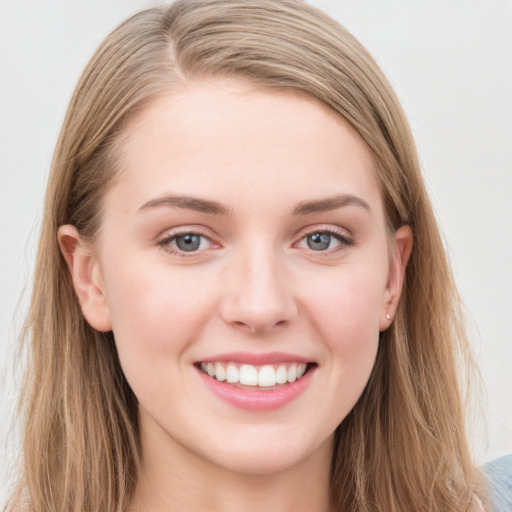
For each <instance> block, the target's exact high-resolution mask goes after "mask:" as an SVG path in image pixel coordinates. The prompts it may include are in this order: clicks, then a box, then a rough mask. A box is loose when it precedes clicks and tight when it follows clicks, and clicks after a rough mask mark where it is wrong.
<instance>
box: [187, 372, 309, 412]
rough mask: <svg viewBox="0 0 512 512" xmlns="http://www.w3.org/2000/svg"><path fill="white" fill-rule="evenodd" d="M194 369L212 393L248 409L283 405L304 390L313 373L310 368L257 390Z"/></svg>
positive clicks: (234, 404) (275, 407)
mask: <svg viewBox="0 0 512 512" xmlns="http://www.w3.org/2000/svg"><path fill="white" fill-rule="evenodd" d="M196 369H197V372H198V374H199V377H200V378H201V380H202V381H203V382H204V384H205V385H206V386H207V387H208V389H209V390H210V391H211V392H212V393H213V394H214V395H216V396H218V397H219V398H220V399H221V400H223V401H224V402H227V403H228V404H230V405H233V406H235V407H238V408H240V409H247V410H249V411H264V410H272V409H279V408H280V407H283V406H285V405H286V404H288V403H289V402H291V401H292V400H293V399H295V398H296V397H297V396H299V395H300V394H301V393H302V392H304V391H305V389H306V388H307V386H308V385H309V383H310V382H311V376H312V374H313V373H314V368H312V369H310V370H309V371H307V372H306V373H305V374H304V375H303V376H302V377H301V378H300V379H298V380H296V381H295V382H292V383H289V384H285V385H283V386H280V387H278V388H275V389H270V390H268V391H258V390H250V389H242V388H237V387H235V386H232V385H230V384H227V383H226V382H219V381H218V380H215V379H214V378H212V377H210V376H208V375H206V374H205V373H204V372H202V371H201V370H199V369H198V368H196Z"/></svg>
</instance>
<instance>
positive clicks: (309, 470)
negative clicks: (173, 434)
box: [130, 436, 332, 512]
mask: <svg viewBox="0 0 512 512" xmlns="http://www.w3.org/2000/svg"><path fill="white" fill-rule="evenodd" d="M141 441H142V464H141V472H140V476H139V481H138V485H137V489H136V492H135V496H134V499H133V502H132V507H131V508H130V512H162V511H165V510H176V511H180V512H186V511H194V512H203V511H204V512H206V511H208V512H231V511H233V512H235V511H236V512H238V511H239V510H244V512H261V511H262V510H264V511H265V512H302V511H304V512H306V511H308V512H309V511H311V510H315V512H328V511H329V510H330V506H329V496H330V459H331V449H332V448H331V441H332V440H331V439H327V440H326V441H325V442H324V444H323V445H322V446H321V447H319V448H318V449H316V450H315V451H314V452H313V453H312V454H310V455H309V456H307V457H305V458H303V459H302V460H301V461H300V462H298V463H297V464H295V465H293V466H291V467H286V468H283V469H280V470H279V471H272V472H268V473H263V472H261V473H259V474H258V473H256V474H255V473H242V472H238V471H232V470H230V469H226V468H223V467H221V466H219V465H216V464H213V463H212V462H210V461H208V460H205V459H204V458H201V457H199V456H197V455H195V454H193V453H190V452H189V451H188V450H186V449H185V448H184V447H183V446H181V445H180V444H178V443H177V442H175V441H172V440H170V439H168V438H167V440H166V442H165V446H164V445H162V444H161V443H150V442H148V441H149V440H147V439H146V440H145V439H144V436H142V439H141Z"/></svg>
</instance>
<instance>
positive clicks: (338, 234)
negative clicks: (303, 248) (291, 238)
mask: <svg viewBox="0 0 512 512" xmlns="http://www.w3.org/2000/svg"><path fill="white" fill-rule="evenodd" d="M317 234H321V235H329V236H331V237H333V238H334V239H336V240H337V241H338V242H339V245H338V246H337V247H334V248H333V249H326V250H321V251H315V250H314V249H311V248H308V250H310V251H311V252H312V253H313V254H316V255H318V256H323V257H328V256H330V255H333V254H336V253H337V252H339V251H343V250H344V249H346V248H347V247H351V246H353V245H355V241H354V239H353V238H352V237H351V236H349V235H347V234H346V233H345V232H342V231H337V230H336V229H329V228H318V229H313V230H311V231H307V232H305V233H303V234H302V236H301V237H300V240H299V242H297V243H296V244H295V245H298V244H299V243H301V242H302V241H306V243H307V238H308V237H309V236H313V235H317Z"/></svg>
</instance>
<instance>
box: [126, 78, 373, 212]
mask: <svg viewBox="0 0 512 512" xmlns="http://www.w3.org/2000/svg"><path fill="white" fill-rule="evenodd" d="M121 148H122V150H121V161H120V163H121V165H120V169H121V175H120V179H119V182H118V186H119V187H121V188H123V189H124V192H123V193H124V198H125V201H127V200H128V199H134V200H135V198H134V197H133V196H135V195H136V196H138V198H139V199H138V200H139V202H140V201H141V200H142V199H143V196H144V197H146V198H147V199H148V198H149V199H150V198H151V197H156V196H157V195H158V194H163V193H166V192H176V193H181V194H188V195H190V193H191V190H190V188H191V187H192V188H193V192H194V193H197V194H199V195H202V196H204V197H208V196H211V195H212V194H213V195H214V196H215V199H217V200H221V201H224V200H226V201H227V202H229V201H231V199H232V198H237V197H238V195H240V194H250V196H251V199H252V201H253V202H254V201H257V200H259V199H261V200H263V199H265V200H269V199H270V198H274V199H276V200H278V201H279V202H280V203H283V204H284V203H288V202H289V203H290V204H291V203H292V202H297V201H301V200H304V199H307V198H306V197H304V195H306V196H307V195H324V196H327V195H333V194H335V193H345V194H365V195H366V196H369V197H367V198H366V199H368V200H369V201H371V202H374V203H375V202H377V203H380V193H379V190H378V188H379V187H378V184H377V182H376V178H375V173H374V162H373V159H372V156H371V154H370V152H369V150H368V148H367V147H366V145H365V144H364V142H363V141H362V140H361V138H360V137H359V136H358V135H357V134H356V133H355V131H354V130H353V129H352V128H351V127H350V126H349V125H348V124H347V123H346V122H345V121H343V119H342V118H341V117H340V116H339V115H337V114H336V113H334V112H333V111H332V110H331V109H329V108H328V107H327V106H325V105H323V104H322V103H320V102H319V101H317V100H315V99H313V98H311V97H309V96H308V95H306V94H303V93H299V92H292V91H289V90H287V91H274V90H272V91H270V90H261V89H260V88H258V89H257V88H255V87H251V86H250V85H249V84H247V83H245V82H237V81H233V80H213V79H211V80H204V81H200V82H197V83H192V84H189V85H188V86H187V87H183V88H182V89H180V90H179V91H178V92H177V93H174V94H169V95H164V96H161V97H159V98H156V99H154V100H152V101H151V102H150V103H148V104H147V105H146V106H145V107H144V108H143V109H141V110H140V111H138V112H137V113H136V114H135V115H133V116H132V118H131V119H130V120H129V122H128V123H127V125H126V127H125V130H124V137H123V141H122V143H121ZM340 188H341V189H343V190H340Z"/></svg>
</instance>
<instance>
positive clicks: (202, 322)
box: [60, 80, 408, 473]
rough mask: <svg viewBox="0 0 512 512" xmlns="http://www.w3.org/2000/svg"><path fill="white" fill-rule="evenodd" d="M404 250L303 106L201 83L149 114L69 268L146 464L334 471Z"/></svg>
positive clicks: (360, 163)
mask: <svg viewBox="0 0 512 512" xmlns="http://www.w3.org/2000/svg"><path fill="white" fill-rule="evenodd" d="M66 230H67V231H66ZM73 236H76V235H73V232H72V228H71V227H69V226H67V227H66V226H65V227H63V228H61V232H60V239H61V245H63V246H65V245H66V240H67V239H71V238H73ZM406 239H407V237H406V236H402V235H401V234H400V233H397V237H396V239H395V241H394V244H395V245H394V246H395V254H396V255H397V258H398V260H400V261H399V262H398V263H397V262H396V261H395V260H394V259H392V260H391V261H390V258H389V254H390V251H389V240H388V239H387V237H386V230H385V219H384V214H383V205H382V199H381V195H380V192H379V187H378V185H377V182H376V179H375V172H374V163H373V161H372V158H371V155H370V153H369V151H368V150H367V148H366V147H365V145H364V144H363V142H362V141H361V140H360V139H359V137H358V136H357V135H356V134H355V133H354V132H353V131H352V130H351V129H350V128H349V127H348V126H347V125H346V124H345V123H344V122H343V121H342V120H341V119H340V118H339V117H338V116H336V115H334V114H333V113H331V112H330V111H329V110H328V109H327V108H326V107H324V106H322V105H321V104H320V103H318V102H316V101H315V100H313V99H311V98H309V97H306V96H304V95H299V94H295V93H291V92H268V91H266V92H262V91H256V90H254V88H253V89H251V88H250V87H249V86H248V85H246V84H245V85H244V84H239V83H234V82H231V81H220V80H217V81H203V82H199V83H197V84H195V85H193V86H190V87H188V88H187V89H186V90H184V91H183V92H181V93H179V94H175V95H172V96H168V97H161V98H159V99H157V100H154V101H153V103H151V104H149V105H148V106H147V107H146V108H145V109H144V110H142V111H141V112H139V113H138V114H137V116H136V117H134V118H132V119H131V120H130V122H129V124H128V126H127V128H126V137H125V140H124V142H123V146H122V151H121V171H120V176H119V179H118V180H117V181H116V183H115V184H114V186H113V187H112V188H111V189H110V190H109V191H108V193H107V194H106V196H105V198H104V215H103V221H102V227H101V230H100V232H99V235H98V238H97V240H96V242H95V245H94V247H93V249H91V250H89V249H86V248H85V246H84V247H83V248H82V249H81V242H80V240H79V238H78V237H77V239H76V241H77V243H76V244H75V245H76V247H77V249H76V250H75V252H74V255H71V256H70V257H69V258H70V259H68V262H69V263H70V267H71V269H72V273H73V277H74V280H75V287H76V289H77V293H78V296H79V298H80V301H81V304H82V309H83V312H84V314H85V316H86V318H87V319H88V321H89V322H90V323H91V325H92V326H93V327H95V328H97V329H99V330H110V329H112V330H113V332H114V336H115V340H116V345H117V348H118V352H119V357H120V361H121V365H122V368H123V371H124V372H125V375H126V378H127V380H128V382H129V383H130V385H131V387H132V389H133V391H134V393H135V395H136V396H137V398H138V400H139V405H140V425H141V436H142V446H143V454H144V450H145V451H146V453H150V452H153V453H154V454H155V456H158V454H162V453H166V454H168V455H172V456H175V455H176V454H178V453H179V454H180V456H181V457H188V458H189V459H190V460H196V461H198V463H199V462H201V463H206V464H213V465H214V466H217V467H223V468H225V469H228V470H231V471H236V472H242V473H269V472H272V471H278V470H283V469H285V468H287V467H291V466H294V465H297V464H301V463H303V462H304V461H306V460H309V459H310V458H311V457H314V456H315V454H320V453H321V454H322V457H324V458H325V456H326V454H327V453H328V452H329V445H330V442H331V439H332V435H333V432H334V430H335V428H336V427H337V426H338V425H339V424H340V423H341V422H342V421H343V419H344V418H345V417H346V416H347V414H348V413H349V411H350V410H351V409H352V408H353V406H354V404H355V403H356V401H357V400H358V398H359V397H360V395H361V393H362V391H363V389H364V387H365V385H366V383H367V381H368V378H369V376H370V372H371V370H372V367H373V364H374V361H375V357H376V352H377V347H378V340H379V331H381V330H384V329H386V328H387V327H388V326H389V324H390V322H391V320H390V319H389V318H387V315H390V316H392V315H393V313H394V309H395V306H396V301H397V300H398V295H399V292H400V286H401V276H402V271H403V265H402V263H403V255H404V252H407V244H408V242H407V240H406ZM404 240H405V241H404ZM76 241H75V242H76ZM404 247H405V249H404ZM71 252H72V251H71ZM391 252H393V251H391Z"/></svg>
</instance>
